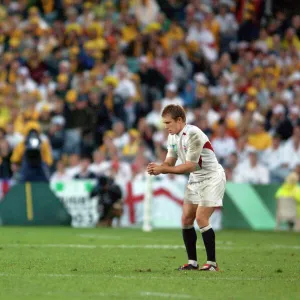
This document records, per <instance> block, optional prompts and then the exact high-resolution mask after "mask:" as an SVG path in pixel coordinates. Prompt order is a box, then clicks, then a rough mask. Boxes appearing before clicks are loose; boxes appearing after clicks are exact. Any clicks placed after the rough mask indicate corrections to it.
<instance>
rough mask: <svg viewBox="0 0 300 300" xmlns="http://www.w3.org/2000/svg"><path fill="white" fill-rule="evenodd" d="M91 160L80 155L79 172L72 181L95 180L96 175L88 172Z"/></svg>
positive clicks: (86, 156)
mask: <svg viewBox="0 0 300 300" xmlns="http://www.w3.org/2000/svg"><path fill="white" fill-rule="evenodd" d="M90 164H91V158H90V156H88V155H82V157H81V159H80V170H79V173H77V174H76V175H75V176H74V179H96V175H95V174H94V173H93V172H91V171H90V170H89V166H90Z"/></svg>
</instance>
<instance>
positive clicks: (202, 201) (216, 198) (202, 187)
mask: <svg viewBox="0 0 300 300" xmlns="http://www.w3.org/2000/svg"><path fill="white" fill-rule="evenodd" d="M225 186H226V176H225V172H224V171H223V170H221V171H219V172H217V173H216V174H214V175H213V176H212V177H208V178H207V179H204V180H202V181H199V182H193V183H188V185H187V187H186V189H185V193H184V203H190V204H198V205H199V206H206V207H218V206H223V197H224V193H225Z"/></svg>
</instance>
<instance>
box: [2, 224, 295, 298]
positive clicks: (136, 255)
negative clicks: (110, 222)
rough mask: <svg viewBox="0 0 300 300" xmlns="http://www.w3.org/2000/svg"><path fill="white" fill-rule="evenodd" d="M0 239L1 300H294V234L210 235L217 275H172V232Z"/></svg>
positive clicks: (6, 234) (6, 235) (175, 256)
mask: <svg viewBox="0 0 300 300" xmlns="http://www.w3.org/2000/svg"><path fill="white" fill-rule="evenodd" d="M0 236H1V242H0V299H3V300H10V299H22V300H23V299H24V300H26V299H30V300H33V299H57V300H65V299H75V300H76V299H300V243H299V241H300V235H299V234H298V235H297V234H292V233H286V232H283V233H275V232H249V231H222V232H218V233H217V257H218V262H219V265H220V268H221V270H222V272H218V273H215V272H209V273H208V272H205V273H203V272H198V271H192V272H178V271H175V268H176V267H178V266H179V265H180V264H183V263H186V256H185V251H184V249H183V248H182V240H181V232H180V230H155V231H153V232H150V233H144V232H142V231H141V230H137V229H72V228H52V227H51V228H49V227H48V228H47V227H40V228H36V227H22V228H21V227H0ZM198 237H199V238H198V244H199V249H198V256H199V262H201V263H203V262H205V252H204V249H203V246H202V239H201V236H200V234H198ZM59 245H61V246H59ZM66 245H69V246H66ZM124 245H125V246H124ZM126 245H127V246H128V245H131V246H132V248H128V247H126ZM153 245H156V246H153ZM166 245H169V246H170V245H171V246H176V245H178V247H177V248H176V247H173V249H168V248H167V247H168V246H166ZM155 247H156V248H155Z"/></svg>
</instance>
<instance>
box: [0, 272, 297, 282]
mask: <svg viewBox="0 0 300 300" xmlns="http://www.w3.org/2000/svg"><path fill="white" fill-rule="evenodd" d="M199 273H200V272H199ZM147 274H148V273H147ZM25 276H41V277H66V278H67V277H73V278H74V277H110V278H112V277H113V278H118V279H128V280H139V279H140V280H144V279H145V278H147V279H159V280H170V279H172V280H182V279H184V280H195V277H182V276H131V275H130V276H122V275H113V276H112V275H106V274H52V273H49V274H47V273H32V274H30V273H25V274H24V273H22V274H15V273H0V277H22V278H24V277H25ZM196 279H197V280H203V281H206V280H207V281H219V280H220V281H222V280H228V281H268V280H274V279H276V278H270V277H238V276H233V277H228V276H227V277H223V276H217V277H212V276H211V277H203V276H202V275H201V276H198V277H197V278H196ZM278 280H280V281H298V280H299V279H298V278H295V277H292V278H280V279H278Z"/></svg>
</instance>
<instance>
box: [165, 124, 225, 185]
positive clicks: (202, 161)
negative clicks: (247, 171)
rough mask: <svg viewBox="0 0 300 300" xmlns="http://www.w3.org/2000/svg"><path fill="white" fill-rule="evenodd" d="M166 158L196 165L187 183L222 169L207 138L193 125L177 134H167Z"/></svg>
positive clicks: (186, 126)
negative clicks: (173, 158)
mask: <svg viewBox="0 0 300 300" xmlns="http://www.w3.org/2000/svg"><path fill="white" fill-rule="evenodd" d="M167 157H175V158H177V159H178V158H179V159H180V160H181V161H182V163H185V162H186V161H191V162H194V163H196V164H197V168H196V170H195V171H194V172H191V173H190V178H189V182H197V181H199V180H200V181H201V180H203V179H205V178H207V177H210V176H213V175H214V174H215V173H216V172H218V171H219V170H220V168H222V166H221V165H220V164H219V163H218V160H217V158H216V155H215V152H214V149H213V147H212V145H211V143H210V141H209V139H208V137H207V136H206V134H205V133H204V132H203V131H202V130H201V129H200V128H198V127H197V126H194V125H188V124H187V125H185V127H184V128H183V129H182V130H181V131H180V132H179V133H178V134H173V135H172V134H169V136H168V154H167Z"/></svg>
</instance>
